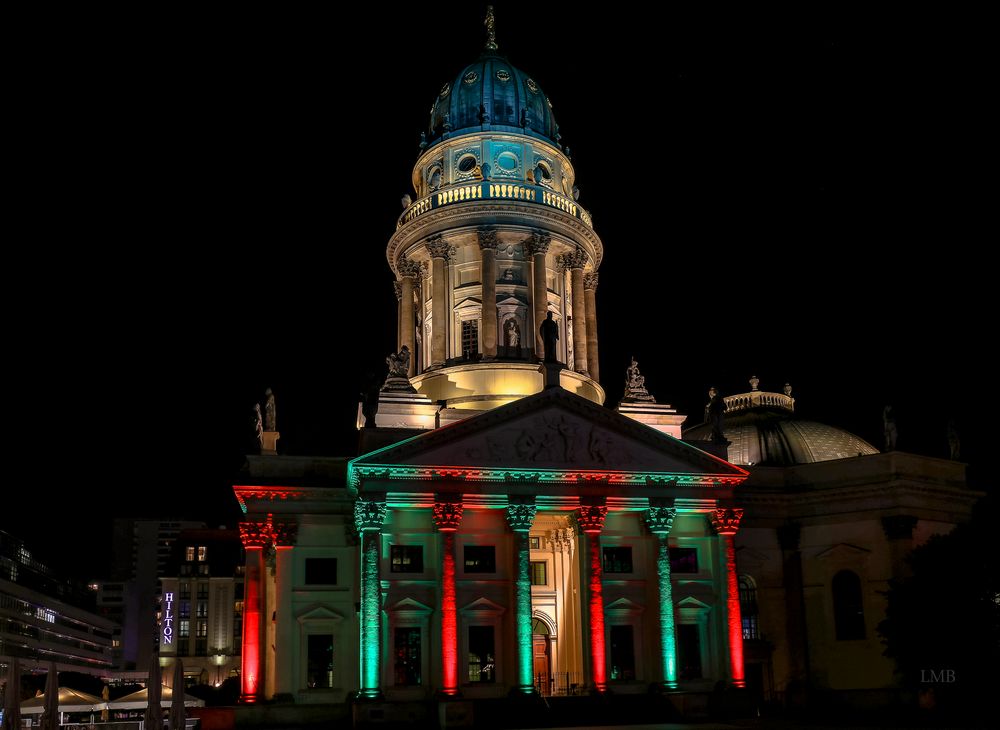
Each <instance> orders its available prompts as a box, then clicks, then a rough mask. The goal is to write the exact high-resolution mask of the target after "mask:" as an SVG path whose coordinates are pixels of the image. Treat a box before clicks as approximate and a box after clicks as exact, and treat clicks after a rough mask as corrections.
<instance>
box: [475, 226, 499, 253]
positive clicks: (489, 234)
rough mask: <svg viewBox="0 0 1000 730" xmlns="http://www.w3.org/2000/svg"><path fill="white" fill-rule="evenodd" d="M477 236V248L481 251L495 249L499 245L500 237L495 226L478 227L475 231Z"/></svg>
mask: <svg viewBox="0 0 1000 730" xmlns="http://www.w3.org/2000/svg"><path fill="white" fill-rule="evenodd" d="M476 233H477V235H478V236H479V248H480V249H481V250H483V251H496V250H497V246H499V245H500V237H499V236H498V235H497V230H496V228H480V229H479V230H477V231H476Z"/></svg>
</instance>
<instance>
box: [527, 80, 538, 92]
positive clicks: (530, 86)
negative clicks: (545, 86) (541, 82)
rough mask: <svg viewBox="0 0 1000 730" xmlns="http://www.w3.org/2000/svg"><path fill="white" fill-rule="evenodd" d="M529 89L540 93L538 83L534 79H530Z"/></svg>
mask: <svg viewBox="0 0 1000 730" xmlns="http://www.w3.org/2000/svg"><path fill="white" fill-rule="evenodd" d="M528 90H529V91H530V92H531V93H532V94H537V93H538V84H536V83H535V82H534V80H533V79H528Z"/></svg>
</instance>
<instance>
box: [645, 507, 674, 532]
mask: <svg viewBox="0 0 1000 730" xmlns="http://www.w3.org/2000/svg"><path fill="white" fill-rule="evenodd" d="M676 516H677V510H676V509H675V508H673V507H650V508H649V509H648V510H646V524H647V525H648V526H649V531H650V532H652V533H653V534H654V535H667V534H669V533H670V529H671V528H672V527H673V526H674V517H676Z"/></svg>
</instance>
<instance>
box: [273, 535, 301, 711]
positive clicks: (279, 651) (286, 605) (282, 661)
mask: <svg viewBox="0 0 1000 730" xmlns="http://www.w3.org/2000/svg"><path fill="white" fill-rule="evenodd" d="M297 537H298V525H296V524H295V523H294V522H275V523H274V529H273V532H272V534H271V538H272V540H273V541H274V551H275V558H274V563H275V565H274V582H275V586H274V588H275V591H274V592H275V594H276V596H277V602H276V603H277V605H276V606H275V617H276V619H277V620H276V621H275V624H276V626H275V640H274V665H275V666H274V669H275V685H274V691H275V692H276V693H279V694H281V693H284V694H289V693H292V692H295V690H296V689H297V688H296V687H295V685H294V682H295V679H294V678H295V676H296V674H297V672H296V671H295V668H294V667H293V666H292V662H293V661H294V657H295V651H294V649H293V644H294V642H295V640H296V638H295V619H294V617H293V616H292V591H293V590H294V589H295V584H294V582H293V580H292V550H293V548H294V547H295V541H296V538H297Z"/></svg>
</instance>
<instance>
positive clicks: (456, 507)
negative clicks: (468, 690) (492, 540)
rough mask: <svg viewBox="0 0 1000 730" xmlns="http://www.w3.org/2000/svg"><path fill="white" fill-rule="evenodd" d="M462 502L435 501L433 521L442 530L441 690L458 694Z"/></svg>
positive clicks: (449, 693)
mask: <svg viewBox="0 0 1000 730" xmlns="http://www.w3.org/2000/svg"><path fill="white" fill-rule="evenodd" d="M461 521H462V503H461V502H435V503H434V524H435V526H436V527H437V530H438V532H440V533H441V690H440V692H441V694H442V695H445V696H447V697H454V696H455V695H457V694H458V605H457V603H456V597H455V532H456V531H457V530H458V525H459V523H460V522H461Z"/></svg>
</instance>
